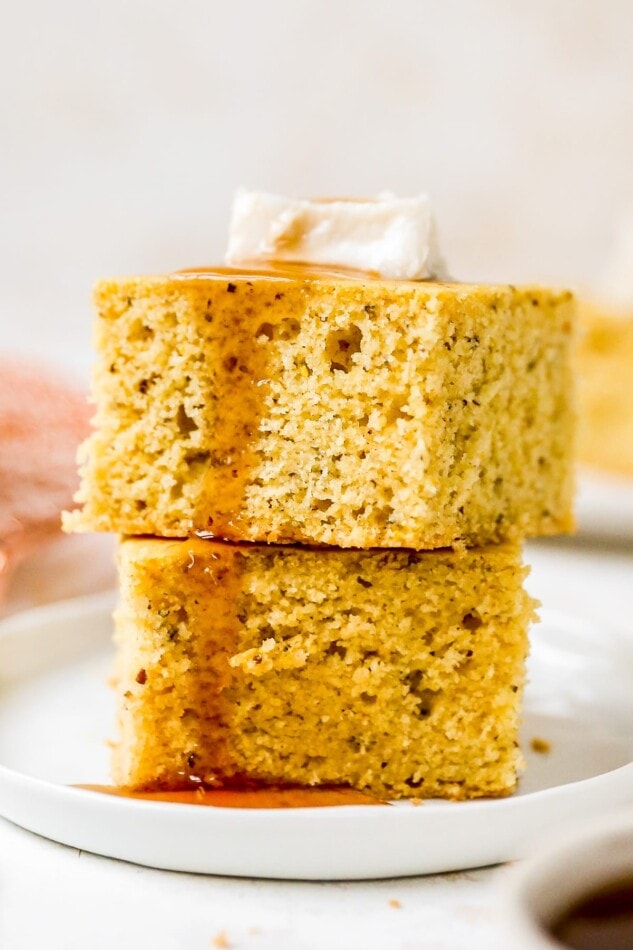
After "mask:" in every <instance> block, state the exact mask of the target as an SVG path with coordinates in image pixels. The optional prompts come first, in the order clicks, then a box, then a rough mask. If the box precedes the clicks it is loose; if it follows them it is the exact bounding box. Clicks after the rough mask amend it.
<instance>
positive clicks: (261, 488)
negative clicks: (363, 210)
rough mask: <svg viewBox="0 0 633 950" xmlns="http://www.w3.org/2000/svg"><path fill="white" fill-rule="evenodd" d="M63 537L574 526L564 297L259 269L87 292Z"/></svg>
mask: <svg viewBox="0 0 633 950" xmlns="http://www.w3.org/2000/svg"><path fill="white" fill-rule="evenodd" d="M95 299H96V305H97V310H98V314H99V317H98V329H97V348H98V352H99V362H98V366H97V368H96V372H95V377H94V397H95V399H96V402H97V406H98V409H97V415H96V432H95V433H94V435H93V436H92V438H91V439H90V441H89V442H88V444H87V445H86V447H85V450H84V453H83V486H82V488H81V490H80V493H79V495H78V496H77V500H78V501H79V502H81V503H83V510H82V511H79V512H77V513H75V514H73V515H72V516H71V517H70V518H68V519H67V521H66V525H67V527H70V528H73V529H75V530H103V531H115V532H119V533H123V534H154V535H159V536H162V537H186V536H190V535H192V534H194V533H195V532H196V531H206V532H209V533H210V534H211V535H213V536H215V537H221V538H227V539H229V540H233V541H244V540H247V541H272V542H285V543H293V542H305V543H322V544H332V545H337V546H339V547H359V548H369V547H410V548H415V549H422V548H437V547H443V546H449V545H453V544H456V543H459V542H464V543H466V544H468V545H478V544H484V543H489V542H493V541H498V540H502V539H507V538H518V537H521V536H525V535H541V534H556V533H558V532H561V531H568V530H570V529H571V528H572V526H573V521H572V513H571V502H572V482H573V477H572V454H573V453H572V448H573V446H572V441H573V439H572V434H573V429H574V412H573V408H572V405H571V402H572V400H571V386H572V380H571V368H570V343H571V336H572V334H571V330H572V321H573V313H574V308H573V300H572V295H571V294H570V293H568V292H555V291H551V290H546V289H543V288H540V287H523V288H516V287H511V286H477V285H472V286H470V285H464V284H438V283H429V282H385V281H379V280H366V281H361V280H353V279H349V280H343V279H336V278H330V279H305V280H299V279H291V278H275V277H271V276H255V275H251V276H250V277H248V276H239V275H236V276H231V277H230V278H227V276H226V275H224V276H222V275H219V274H216V275H214V274H208V275H206V276H186V275H181V276H178V275H176V276H173V277H165V278H152V277H150V278H138V279H129V280H122V281H105V282H103V283H101V284H99V285H98V287H97V289H96V297H95Z"/></svg>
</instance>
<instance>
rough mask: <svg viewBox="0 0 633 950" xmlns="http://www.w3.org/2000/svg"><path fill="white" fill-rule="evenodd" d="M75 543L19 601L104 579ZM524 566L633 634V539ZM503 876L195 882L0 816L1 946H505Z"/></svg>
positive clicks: (32, 580)
mask: <svg viewBox="0 0 633 950" xmlns="http://www.w3.org/2000/svg"><path fill="white" fill-rule="evenodd" d="M72 542H73V539H70V541H69V542H67V543H62V545H60V546H59V547H57V548H56V549H51V550H50V551H49V552H48V553H47V554H46V555H45V558H46V561H45V564H46V570H45V571H43V570H41V565H26V566H25V567H24V568H23V570H22V572H21V574H20V576H19V577H18V578H17V580H16V584H15V586H14V592H13V597H12V600H11V603H10V607H11V609H18V608H20V609H22V608H24V607H26V606H27V605H28V603H29V598H31V602H36V603H40V602H42V601H45V600H47V599H53V598H54V597H56V596H61V593H63V594H64V595H66V596H68V595H70V594H74V593H79V592H80V589H81V588H82V586H83V587H84V588H85V587H89V588H91V589H102V588H103V587H104V586H106V585H107V584H108V583H109V580H110V572H109V566H108V551H107V549H104V548H103V546H101V547H99V549H98V557H97V558H95V560H94V561H93V562H92V563H91V562H90V559H89V558H86V557H85V554H86V548H85V547H83V546H82V545H87V544H90V542H88V541H83V542H77V541H75V542H74V543H75V545H76V548H72V546H71V545H72ZM78 556H79V559H80V560H81V563H82V565H83V566H82V568H81V570H78V566H77V558H78ZM527 560H528V562H529V563H531V564H532V565H533V571H532V576H531V578H530V582H529V586H530V589H531V591H532V592H533V593H534V594H535V595H536V596H538V597H540V599H541V600H542V601H544V603H545V604H546V605H547V606H548V607H551V608H557V609H560V610H563V611H565V612H567V613H571V614H576V615H580V616H584V617H585V618H588V619H591V620H593V621H595V622H598V623H607V624H613V625H617V626H619V627H622V628H624V629H627V627H628V629H629V630H630V631H631V635H632V636H633V620H632V619H631V618H632V617H633V612H632V611H631V606H633V604H632V600H633V595H632V591H633V585H632V583H631V581H632V579H633V542H632V543H631V544H629V545H627V544H621V545H620V546H619V547H618V548H612V549H609V548H608V547H606V546H604V547H602V548H601V549H599V550H598V549H596V548H595V547H592V546H590V545H589V544H587V543H582V544H581V543H578V542H577V543H575V544H571V543H568V542H566V543H557V542H548V543H540V544H538V545H531V546H530V547H529V549H528V551H527ZM43 577H46V578H47V580H46V582H45V583H44V582H43ZM36 581H37V583H36ZM60 592H61V593H60ZM503 873H504V872H503V869H496V868H493V869H483V870H478V871H467V872H463V873H454V874H445V875H438V876H432V877H423V878H409V879H400V880H390V881H373V882H358V883H303V882H296V883H292V882H276V881H257V880H250V879H230V878H219V877H197V876H195V875H189V874H176V873H170V872H165V871H156V870H151V869H148V868H142V867H136V866H134V865H129V864H124V863H121V862H117V861H112V860H109V859H106V858H100V857H97V856H94V855H91V854H87V853H85V852H81V851H76V850H74V849H71V848H66V847H63V846H61V845H58V844H55V843H53V842H50V841H47V840H44V839H41V838H38V837H36V836H35V835H32V834H30V833H28V832H26V831H23V830H22V829H20V828H17V827H15V826H13V825H11V824H9V823H8V822H6V821H3V820H0V947H2V948H3V950H32V948H36V947H37V948H39V947H47V948H64V950H75V948H77V950H79V948H81V950H84V948H90V950H102V948H103V950H106V948H107V950H111V948H117V950H127V948H130V950H143V948H145V947H147V948H151V950H175V948H187V950H197V948H209V947H214V946H216V947H229V948H231V950H242V948H244V950H246V948H248V950H273V948H274V950H279V948H292V950H294V948H297V950H311V948H321V947H327V948H332V950H338V948H341V950H342V948H346V950H347V948H355V947H362V948H363V950H372V948H380V950H387V948H389V950H390V948H394V950H416V948H423V950H458V948H459V950H461V948H468V950H479V948H481V950H483V948H486V950H489V948H490V947H492V946H499V945H500V944H499V940H500V934H499V929H498V928H499V899H498V889H497V888H498V879H499V876H500V875H501V874H503ZM392 902H398V904H396V905H395V906H394V905H393V904H392Z"/></svg>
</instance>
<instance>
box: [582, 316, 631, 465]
mask: <svg viewBox="0 0 633 950" xmlns="http://www.w3.org/2000/svg"><path fill="white" fill-rule="evenodd" d="M580 315H581V321H580V325H581V332H580V333H579V340H578V370H579V386H578V397H579V408H580V427H579V456H580V459H581V461H582V462H585V463H586V464H588V465H591V466H594V467H595V468H602V469H605V470H608V471H612V472H617V473H620V474H622V475H632V476H633V382H632V380H633V309H631V311H630V312H628V313H626V312H620V311H618V310H615V309H614V308H613V307H609V306H604V305H601V304H599V303H583V305H582V306H581V309H580Z"/></svg>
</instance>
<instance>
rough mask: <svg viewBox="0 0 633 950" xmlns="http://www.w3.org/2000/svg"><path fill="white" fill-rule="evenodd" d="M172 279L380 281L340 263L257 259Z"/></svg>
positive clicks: (191, 271) (201, 269)
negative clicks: (233, 278) (232, 278)
mask: <svg viewBox="0 0 633 950" xmlns="http://www.w3.org/2000/svg"><path fill="white" fill-rule="evenodd" d="M170 276H171V277H176V278H185V279H186V278H196V277H197V278H201V279H209V280H213V279H223V280H226V279H227V278H229V279H230V278H231V277H235V278H237V279H241V280H248V279H249V278H253V279H256V278H262V277H264V278H269V279H274V280H287V281H289V280H327V279H334V280H361V281H362V280H364V281H368V280H381V279H382V278H381V276H380V274H379V273H378V271H374V270H358V269H356V268H353V267H344V266H342V265H340V264H308V263H303V262H301V261H276V260H257V261H244V262H243V263H242V264H241V265H240V266H234V265H226V264H217V265H215V264H210V265H203V266H201V267H186V268H183V269H182V270H177V271H174V272H173V273H172V274H170Z"/></svg>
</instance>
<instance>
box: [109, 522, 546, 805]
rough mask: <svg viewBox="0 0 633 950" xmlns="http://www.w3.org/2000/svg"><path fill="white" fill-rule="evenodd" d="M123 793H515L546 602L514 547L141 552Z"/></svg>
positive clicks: (123, 566) (122, 561)
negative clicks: (324, 789) (530, 673)
mask: <svg viewBox="0 0 633 950" xmlns="http://www.w3.org/2000/svg"><path fill="white" fill-rule="evenodd" d="M119 571H120V586H121V603H120V605H119V608H118V610H117V615H116V627H117V641H118V651H119V658H118V664H119V669H118V686H117V694H118V706H119V723H120V734H119V739H118V742H117V744H116V748H115V751H114V758H113V779H114V781H115V782H116V784H117V785H119V786H124V787H127V788H130V789H133V790H134V789H136V790H138V789H141V790H143V789H145V790H147V789H150V790H151V789H154V790H156V789H161V788H164V789H168V790H170V789H171V790H173V789H178V788H187V787H191V786H192V785H195V784H196V783H202V784H206V785H210V786H218V785H220V786H221V785H229V786H230V785H231V784H233V783H238V784H239V783H240V782H243V781H244V780H247V781H248V782H256V783H263V784H266V783H271V784H279V783H281V784H288V783H290V784H293V785H304V786H318V785H347V786H350V787H352V788H356V789H358V790H360V791H367V792H371V793H373V794H375V795H377V796H379V797H381V798H407V797H413V798H422V797H442V798H452V799H463V798H471V797H479V796H488V795H507V794H509V793H510V792H512V791H513V790H514V788H515V785H516V780H517V772H518V770H519V769H520V767H521V755H520V751H519V748H518V741H517V727H518V716H519V704H520V698H521V692H522V685H523V679H524V660H525V655H526V653H527V627H528V624H529V621H530V620H531V618H532V614H533V609H534V602H533V601H532V600H531V599H530V598H529V597H528V595H527V594H526V593H525V592H524V590H523V587H522V582H523V579H524V576H525V574H526V569H525V568H524V567H523V566H522V564H521V557H520V550H519V548H518V547H517V546H515V545H512V544H500V545H497V546H491V547H489V548H484V549H475V550H468V551H465V552H461V553H457V552H453V551H433V552H423V553H416V552H412V551H402V550H394V551H376V550H374V551H357V550H338V549H334V548H330V549H318V548H307V547H306V548H304V547H289V546H288V547H282V546H274V545H273V546H265V545H247V544H244V545H234V544H229V543H226V542H219V541H203V540H198V539H192V540H189V541H169V540H159V539H146V538H142V539H128V540H124V541H123V542H122V543H121V546H120V550H119Z"/></svg>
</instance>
